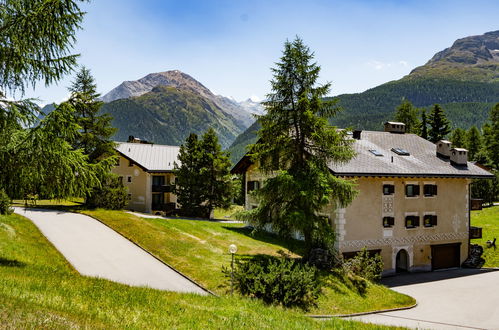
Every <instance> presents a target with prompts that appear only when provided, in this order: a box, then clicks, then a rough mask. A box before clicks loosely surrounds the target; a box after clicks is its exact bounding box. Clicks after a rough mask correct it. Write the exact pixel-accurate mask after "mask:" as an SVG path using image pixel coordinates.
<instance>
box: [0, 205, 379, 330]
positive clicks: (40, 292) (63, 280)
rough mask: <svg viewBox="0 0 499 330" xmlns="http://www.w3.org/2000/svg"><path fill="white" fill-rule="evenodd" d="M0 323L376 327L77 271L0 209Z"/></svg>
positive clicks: (29, 226) (24, 224) (36, 233)
mask: <svg viewBox="0 0 499 330" xmlns="http://www.w3.org/2000/svg"><path fill="white" fill-rule="evenodd" d="M0 324H1V326H0V328H3V327H6V328H70V327H71V328H74V327H85V328H106V329H112V328H124V327H127V328H148V329H151V328H182V329H183V328H209V329H213V328H292V329H307V328H344V329H357V328H369V329H370V328H381V327H374V326H370V325H364V324H360V323H355V322H347V321H343V320H333V321H329V322H317V321H314V320H311V319H308V318H307V317H304V316H303V315H300V313H298V312H296V311H292V310H283V309H281V308H274V307H267V306H264V305H263V304H261V303H259V302H258V301H252V300H249V299H240V298H230V297H225V298H216V297H202V296H198V295H193V294H179V293H173V292H164V291H158V290H153V289H147V288H132V287H128V286H126V285H121V284H117V283H113V282H110V281H106V280H100V279H95V278H88V277H83V276H80V275H78V274H77V273H76V271H75V270H73V269H72V268H71V267H70V266H69V264H68V263H67V262H66V261H65V260H64V258H63V257H62V256H61V255H60V254H59V253H58V252H57V251H56V250H55V249H54V248H53V246H52V245H51V244H50V243H49V242H48V241H47V240H46V239H45V238H44V237H43V236H42V235H41V234H40V232H39V231H38V230H37V229H36V227H35V226H34V225H33V224H32V223H31V222H30V221H29V220H27V219H25V218H23V217H21V216H18V215H12V216H1V215H0Z"/></svg>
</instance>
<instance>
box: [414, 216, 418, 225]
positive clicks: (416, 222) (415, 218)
mask: <svg viewBox="0 0 499 330" xmlns="http://www.w3.org/2000/svg"><path fill="white" fill-rule="evenodd" d="M413 218H414V220H413V221H414V227H419V217H417V216H414V217H413Z"/></svg>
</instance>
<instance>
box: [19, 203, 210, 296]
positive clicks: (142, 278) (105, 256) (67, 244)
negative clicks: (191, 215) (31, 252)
mask: <svg viewBox="0 0 499 330" xmlns="http://www.w3.org/2000/svg"><path fill="white" fill-rule="evenodd" d="M15 212H16V213H18V214H20V215H22V216H25V217H27V218H29V219H30V220H31V221H33V223H34V224H35V225H36V226H37V227H38V228H39V229H40V231H41V232H42V233H43V235H45V237H47V238H48V240H49V241H50V242H52V244H53V245H54V246H55V247H56V248H57V249H58V250H59V251H60V252H61V253H62V254H63V255H64V257H66V259H67V260H68V261H69V262H70V263H71V264H72V265H73V267H74V268H75V269H76V270H77V271H78V272H79V273H80V274H82V275H86V276H92V277H100V278H105V279H108V280H111V281H115V282H119V283H124V284H128V285H132V286H145V287H150V288H154V289H160V290H168V291H178V292H192V293H198V294H202V295H206V294H207V292H206V291H204V290H203V289H202V288H200V287H199V286H197V285H196V284H194V283H193V282H191V281H189V280H188V279H186V278H185V277H183V276H181V275H180V274H178V273H177V272H175V271H174V270H173V269H171V268H170V267H168V266H166V265H165V264H163V263H162V262H160V261H158V260H157V259H156V258H154V257H152V256H151V255H149V254H148V253H146V252H145V251H143V250H142V249H141V248H139V247H138V246H136V245H134V244H133V243H131V242H130V241H128V240H127V239H125V238H124V237H123V236H121V235H120V234H118V233H116V232H115V231H113V230H112V229H110V228H108V227H107V226H105V225H103V224H102V223H100V222H99V221H97V220H95V219H93V218H91V217H89V216H86V215H83V214H76V213H70V212H62V211H54V210H44V209H24V208H18V207H17V208H15Z"/></svg>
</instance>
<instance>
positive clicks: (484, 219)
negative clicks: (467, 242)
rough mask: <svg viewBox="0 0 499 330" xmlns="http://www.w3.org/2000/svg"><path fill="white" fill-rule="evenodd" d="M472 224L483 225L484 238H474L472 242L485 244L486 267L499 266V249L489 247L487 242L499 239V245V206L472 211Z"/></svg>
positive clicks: (498, 244) (497, 243) (498, 245)
mask: <svg viewBox="0 0 499 330" xmlns="http://www.w3.org/2000/svg"><path fill="white" fill-rule="evenodd" d="M471 225H472V226H476V227H482V238H480V239H472V240H471V243H473V244H480V245H481V246H483V251H484V253H483V256H482V257H483V258H484V259H485V264H484V267H499V249H494V248H487V244H486V242H487V241H488V240H491V241H492V240H494V237H496V238H497V239H498V241H496V246H497V247H499V206H492V207H487V208H484V209H482V210H480V211H471Z"/></svg>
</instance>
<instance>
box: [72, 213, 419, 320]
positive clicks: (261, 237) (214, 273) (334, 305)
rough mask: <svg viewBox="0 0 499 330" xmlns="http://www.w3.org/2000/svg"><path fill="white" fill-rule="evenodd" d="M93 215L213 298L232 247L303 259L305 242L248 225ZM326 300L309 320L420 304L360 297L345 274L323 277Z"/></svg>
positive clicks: (388, 293) (376, 289)
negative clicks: (301, 256)
mask: <svg viewBox="0 0 499 330" xmlns="http://www.w3.org/2000/svg"><path fill="white" fill-rule="evenodd" d="M81 212H82V213H85V214H88V215H91V216H92V217H95V218H97V219H99V220H100V221H102V222H103V223H105V224H106V225H108V226H109V227H111V228H113V229H114V230H116V231H118V232H119V233H121V234H122V235H124V236H125V237H127V238H128V239H130V240H132V241H133V242H135V243H137V244H139V245H140V246H142V247H143V248H144V249H146V250H147V251H149V252H151V253H152V254H154V255H155V256H157V257H158V258H160V259H162V260H163V261H165V262H166V263H168V264H170V265H171V266H173V267H175V268H176V269H178V270H179V271H181V272H182V273H184V274H186V275H187V276H189V277H191V278H192V279H194V280H195V281H197V282H198V283H200V284H201V285H203V286H204V287H206V288H208V289H209V290H212V291H213V292H215V293H217V294H220V295H225V294H227V292H228V289H229V286H228V282H227V279H226V278H225V277H224V275H223V274H222V271H221V270H222V266H226V267H228V266H229V265H230V254H229V253H228V247H229V245H230V244H236V245H237V246H238V252H237V257H239V258H244V257H247V256H252V255H256V254H268V255H278V254H279V251H283V252H284V253H287V254H289V255H290V256H293V257H298V256H300V255H301V254H302V253H303V242H301V241H298V240H282V239H280V238H278V237H277V236H274V235H271V234H268V233H252V231H251V229H248V228H245V226H244V224H240V223H236V224H227V223H217V222H210V221H196V220H167V219H162V218H158V219H151V218H147V219H146V218H140V217H137V216H135V215H132V214H129V213H126V212H123V211H109V210H92V211H90V210H86V211H81ZM322 280H323V281H324V283H325V287H324V291H323V295H322V296H321V297H320V298H319V300H318V306H317V307H316V308H313V309H312V310H310V311H309V313H310V314H320V315H338V314H347V313H359V312H367V311H373V310H379V309H388V308H396V307H405V306H410V305H412V304H414V303H415V300H414V299H413V298H411V297H409V296H406V295H403V294H400V293H397V292H395V291H392V290H390V289H388V288H386V287H384V286H382V285H378V284H369V286H368V289H367V292H366V293H365V294H359V293H358V291H357V290H356V289H355V286H354V285H353V283H351V282H350V281H349V280H348V279H347V277H346V276H344V275H343V274H342V273H341V272H335V273H334V274H331V273H324V274H322Z"/></svg>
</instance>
